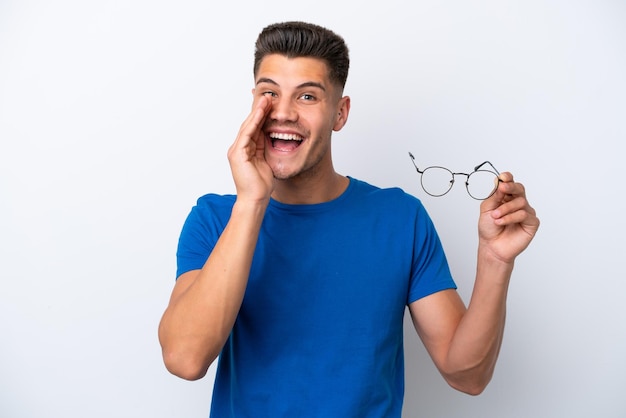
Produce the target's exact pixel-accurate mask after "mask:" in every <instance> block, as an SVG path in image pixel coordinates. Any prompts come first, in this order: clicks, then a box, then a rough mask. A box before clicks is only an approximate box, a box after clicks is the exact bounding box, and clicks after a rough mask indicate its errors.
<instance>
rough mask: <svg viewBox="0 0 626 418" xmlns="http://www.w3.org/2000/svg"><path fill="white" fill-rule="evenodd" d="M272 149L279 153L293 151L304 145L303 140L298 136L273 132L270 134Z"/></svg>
mask: <svg viewBox="0 0 626 418" xmlns="http://www.w3.org/2000/svg"><path fill="white" fill-rule="evenodd" d="M269 137H270V141H272V147H273V148H274V149H276V150H278V151H293V150H294V149H296V148H298V147H299V146H300V144H302V141H303V138H302V137H301V136H298V135H296V134H286V133H278V132H272V133H270V134H269Z"/></svg>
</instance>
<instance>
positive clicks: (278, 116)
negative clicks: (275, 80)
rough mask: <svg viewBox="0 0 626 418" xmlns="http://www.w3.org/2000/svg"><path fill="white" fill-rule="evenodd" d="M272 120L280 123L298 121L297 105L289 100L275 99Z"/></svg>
mask: <svg viewBox="0 0 626 418" xmlns="http://www.w3.org/2000/svg"><path fill="white" fill-rule="evenodd" d="M270 118H271V119H274V120H276V121H279V122H295V121H296V120H298V112H297V111H296V107H295V104H294V103H293V102H292V101H291V100H289V98H286V97H274V98H273V99H272V110H271V111H270Z"/></svg>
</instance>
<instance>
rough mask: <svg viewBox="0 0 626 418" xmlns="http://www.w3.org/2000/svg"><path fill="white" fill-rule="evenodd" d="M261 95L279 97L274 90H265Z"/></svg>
mask: <svg viewBox="0 0 626 418" xmlns="http://www.w3.org/2000/svg"><path fill="white" fill-rule="evenodd" d="M261 96H270V97H277V94H276V93H274V92H273V91H264V92H263V93H261Z"/></svg>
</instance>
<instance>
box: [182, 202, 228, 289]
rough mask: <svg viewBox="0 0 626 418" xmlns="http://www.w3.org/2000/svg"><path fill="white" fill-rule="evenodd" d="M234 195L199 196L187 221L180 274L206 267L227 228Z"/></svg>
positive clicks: (184, 230)
mask: <svg viewBox="0 0 626 418" xmlns="http://www.w3.org/2000/svg"><path fill="white" fill-rule="evenodd" d="M233 201H234V199H232V198H230V197H219V196H216V195H207V196H204V197H202V198H200V199H198V203H197V204H196V206H194V207H193V208H192V209H191V211H190V213H189V215H187V219H186V220H185V223H184V224H183V228H182V231H181V233H180V237H179V239H178V248H177V251H176V266H177V267H176V277H177V278H178V277H180V275H181V274H183V273H186V272H188V271H191V270H198V269H201V268H202V267H203V266H204V263H205V262H206V260H207V258H209V255H210V254H211V251H213V248H214V247H215V243H216V242H217V240H218V238H219V236H220V235H221V233H222V231H223V230H224V228H225V225H226V223H227V222H228V218H229V216H230V211H231V209H232V202H233Z"/></svg>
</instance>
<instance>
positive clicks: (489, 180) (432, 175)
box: [409, 152, 502, 200]
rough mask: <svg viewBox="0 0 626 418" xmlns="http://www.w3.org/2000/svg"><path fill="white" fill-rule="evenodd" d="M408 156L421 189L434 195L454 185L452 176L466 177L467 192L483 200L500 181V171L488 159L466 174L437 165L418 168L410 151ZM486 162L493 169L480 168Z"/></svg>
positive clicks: (446, 191) (446, 190)
mask: <svg viewBox="0 0 626 418" xmlns="http://www.w3.org/2000/svg"><path fill="white" fill-rule="evenodd" d="M409 157H411V162H412V163H413V165H414V166H415V169H416V170H417V172H418V173H420V174H421V176H420V177H421V179H420V182H421V184H422V189H424V191H425V192H426V193H428V194H429V195H431V196H434V197H440V196H443V195H444V194H446V193H448V192H449V191H450V189H452V186H454V176H465V177H466V179H465V188H466V189H467V193H468V194H469V195H470V196H471V197H472V198H473V199H476V200H485V199H487V198H489V197H491V196H492V195H493V194H494V193H495V192H496V189H497V188H498V184H499V183H500V181H502V180H500V179H499V176H500V173H499V172H498V170H496V168H495V167H494V166H493V164H491V163H490V162H489V161H485V162H484V163H482V164H479V165H477V166H476V167H474V171H472V172H471V173H469V174H467V173H453V172H452V171H450V170H448V169H447V168H445V167H439V166H431V167H427V168H425V169H424V170H420V169H419V168H417V165H416V164H415V157H414V156H413V154H411V153H410V152H409ZM486 164H488V165H489V167H491V168H492V169H493V170H488V169H484V168H481V167H483V166H485V165H486ZM470 180H471V182H470Z"/></svg>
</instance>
